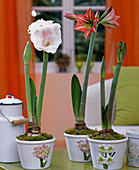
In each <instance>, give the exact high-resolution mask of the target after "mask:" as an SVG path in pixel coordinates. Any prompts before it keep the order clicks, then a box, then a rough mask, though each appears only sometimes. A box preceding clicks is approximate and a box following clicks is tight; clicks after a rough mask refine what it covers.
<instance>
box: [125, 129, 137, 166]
mask: <svg viewBox="0 0 139 170" xmlns="http://www.w3.org/2000/svg"><path fill="white" fill-rule="evenodd" d="M126 135H127V136H128V142H127V156H126V161H127V162H126V163H127V165H128V166H133V167H138V168H137V169H139V128H134V129H129V130H127V132H126Z"/></svg>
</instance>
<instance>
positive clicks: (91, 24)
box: [74, 8, 99, 39]
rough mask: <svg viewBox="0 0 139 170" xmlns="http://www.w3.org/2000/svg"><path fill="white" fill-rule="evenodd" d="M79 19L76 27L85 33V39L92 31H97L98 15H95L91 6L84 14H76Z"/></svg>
mask: <svg viewBox="0 0 139 170" xmlns="http://www.w3.org/2000/svg"><path fill="white" fill-rule="evenodd" d="M75 17H76V20H77V21H78V22H77V24H76V25H75V27H74V29H75V30H77V31H82V32H84V33H85V39H87V37H88V36H89V34H90V33H93V32H96V27H97V22H98V20H99V18H98V17H95V15H94V13H93V11H92V9H91V8H89V9H88V10H87V11H86V13H85V14H84V15H75Z"/></svg>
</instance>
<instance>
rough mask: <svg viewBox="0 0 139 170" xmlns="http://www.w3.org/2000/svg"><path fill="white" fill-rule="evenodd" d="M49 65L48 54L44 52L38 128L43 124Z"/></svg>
mask: <svg viewBox="0 0 139 170" xmlns="http://www.w3.org/2000/svg"><path fill="white" fill-rule="evenodd" d="M47 64H48V53H46V52H43V70H42V78H41V86H40V92H39V99H38V108H37V122H38V126H40V122H41V113H42V104H43V96H44V88H45V81H46V73H47Z"/></svg>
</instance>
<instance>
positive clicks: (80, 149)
mask: <svg viewBox="0 0 139 170" xmlns="http://www.w3.org/2000/svg"><path fill="white" fill-rule="evenodd" d="M64 136H65V140H66V146H67V150H68V155H69V159H70V160H71V161H76V162H89V161H91V154H90V148H89V143H88V140H87V137H88V135H70V134H67V133H64Z"/></svg>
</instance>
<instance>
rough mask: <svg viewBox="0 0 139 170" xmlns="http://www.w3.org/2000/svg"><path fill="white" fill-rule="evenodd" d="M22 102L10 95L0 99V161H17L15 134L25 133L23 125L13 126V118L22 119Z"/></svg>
mask: <svg viewBox="0 0 139 170" xmlns="http://www.w3.org/2000/svg"><path fill="white" fill-rule="evenodd" d="M22 107H23V102H22V101H21V100H19V99H15V98H14V96H12V95H7V96H6V98H4V99H1V100H0V162H5V163H6V162H7V163H8V162H9V163H10V162H19V161H20V159H19V155H18V150H17V146H16V141H15V140H16V136H18V135H21V134H24V133H25V125H24V124H20V125H16V126H13V125H12V121H13V120H19V119H24V117H23V116H22Z"/></svg>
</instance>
